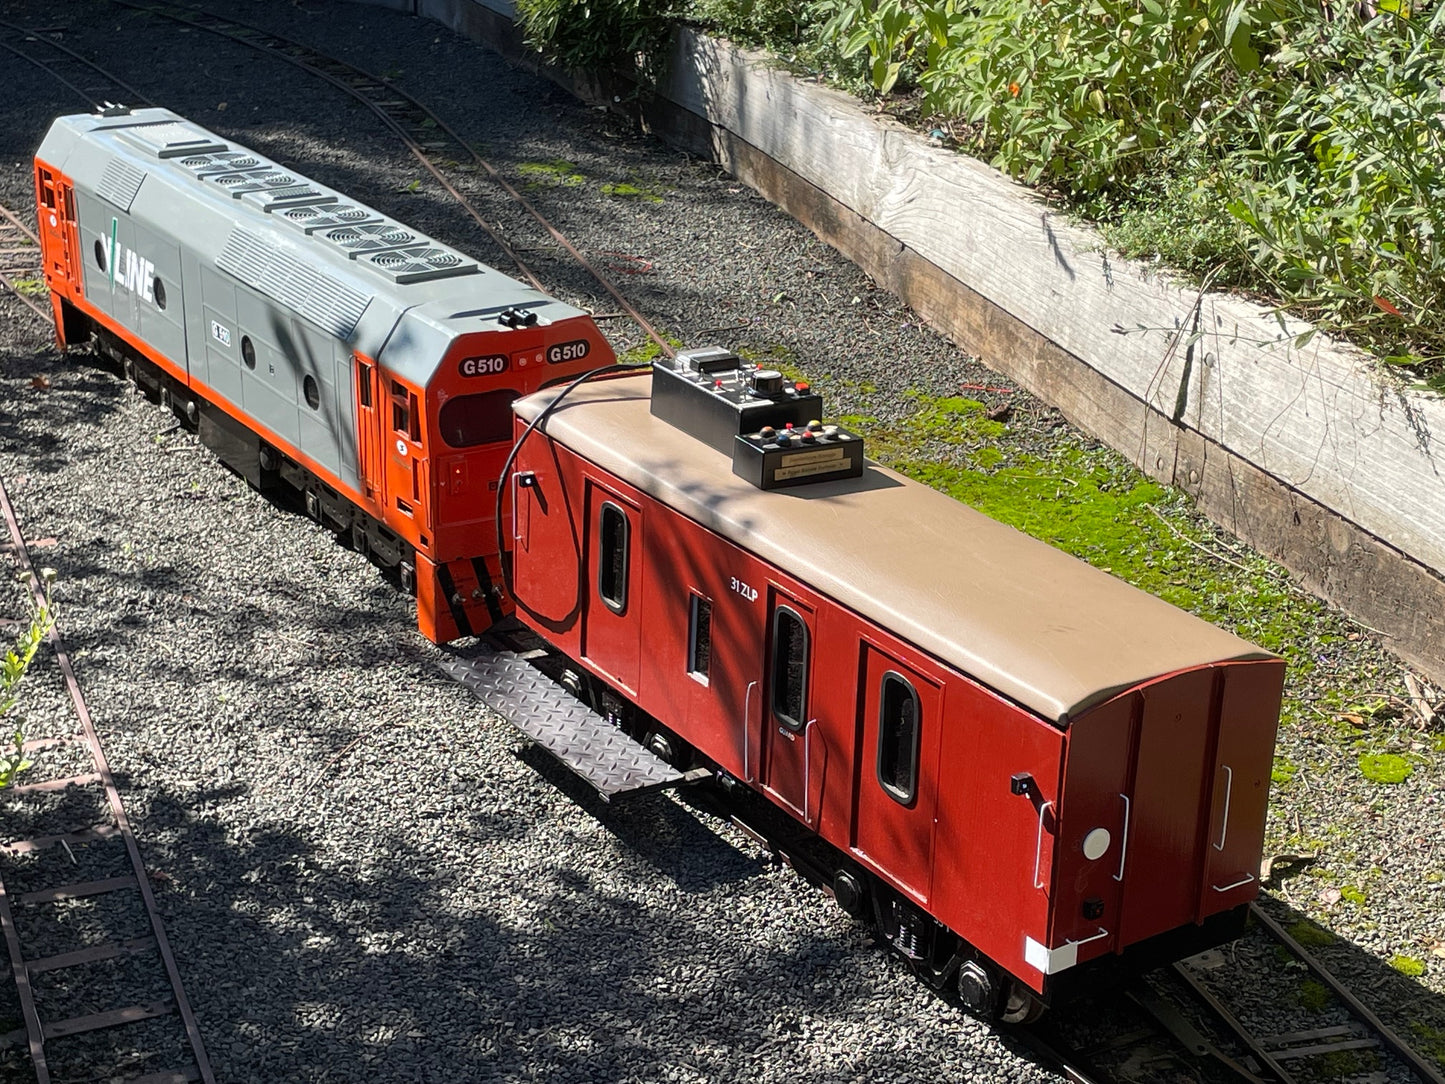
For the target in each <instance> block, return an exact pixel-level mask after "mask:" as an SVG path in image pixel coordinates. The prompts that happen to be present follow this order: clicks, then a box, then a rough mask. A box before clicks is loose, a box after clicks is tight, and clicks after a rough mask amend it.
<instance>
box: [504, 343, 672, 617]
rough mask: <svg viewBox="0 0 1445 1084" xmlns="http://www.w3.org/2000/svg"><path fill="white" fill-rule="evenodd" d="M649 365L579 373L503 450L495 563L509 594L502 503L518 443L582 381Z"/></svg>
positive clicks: (623, 365) (509, 572) (646, 368)
mask: <svg viewBox="0 0 1445 1084" xmlns="http://www.w3.org/2000/svg"><path fill="white" fill-rule="evenodd" d="M651 368H652V362H650V361H645V362H640V363H639V362H625V361H619V362H614V363H613V364H611V365H603V366H602V367H601V368H597V369H589V370H588V371H587V372H585V373H583V374H582V375H581V376H579V377H576V378H575V379H573V380H572V381H571V382H570V383H569V384H567V385H566V386H565V387H564V388H563V389H562V390H561V391H559V392H558V393H557V394H556V395H555V396H553V397H552V401H551V402H550V403H548V404H547V405H546V406H544V407H543V408H542V409H541V410H539V411H538V412H537V416H536V417H535V418H533V419H532V420H531V421H530V422H528V423H527V428H525V429H523V430H522V435H521V436H519V437H518V438H517V439H516V441H515V442H514V443H513V444H512V450H511V451H510V452H508V453H507V460H506V462H505V463H503V464H502V473H501V475H500V476H499V477H498V478H497V516H496V529H497V564H498V566H499V567H500V568H501V571H502V587H503V588H504V589H505V590H506V592H507V594H508V595H512V596H513V597H514V598H515V595H514V594H513V591H512V566H511V562H510V561H509V560H508V559H507V557H508V555H507V547H506V545H505V536H504V532H503V530H502V505H503V503H504V502H505V501H506V498H507V475H509V474H510V473H511V472H512V464H514V463H515V462H516V461H517V453H518V452H519V451H521V450H522V445H523V444H524V443H525V442H526V440H527V438H528V437H529V436H531V435H532V432H533V431H534V430H536V429H537V428H538V427H539V426H540V425H541V424H542V423H543V422H545V421H546V420H547V418H549V417H550V416H551V414H552V411H554V410H556V409H557V407H558V406H559V405H560V404H561V402H562V400H563V399H565V398H566V397H567V396H568V395H570V394H571V393H572V391H573V390H574V389H576V388H578V387H581V386H582V385H583V384H585V383H587V381H589V380H595V379H597V378H598V377H602V376H612V375H615V374H619V373H641V372H647V371H649V370H651ZM516 514H517V510H516V508H515V507H514V508H513V509H512V515H513V516H515V515H516Z"/></svg>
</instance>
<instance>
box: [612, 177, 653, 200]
mask: <svg viewBox="0 0 1445 1084" xmlns="http://www.w3.org/2000/svg"><path fill="white" fill-rule="evenodd" d="M602 194H603V195H604V196H611V197H612V198H613V199H633V200H640V201H641V202H643V203H661V202H662V196H660V195H659V194H658V193H656V192H654V191H652V190H651V189H648V188H639V187H637V185H635V184H628V183H626V182H625V181H624V182H622V183H619V184H604V185H603V186H602Z"/></svg>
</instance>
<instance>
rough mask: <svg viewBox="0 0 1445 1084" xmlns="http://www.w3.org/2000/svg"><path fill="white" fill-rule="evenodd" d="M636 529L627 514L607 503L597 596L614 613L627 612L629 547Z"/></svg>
mask: <svg viewBox="0 0 1445 1084" xmlns="http://www.w3.org/2000/svg"><path fill="white" fill-rule="evenodd" d="M631 542H632V526H631V524H630V523H629V522H628V519H627V513H626V512H624V511H623V510H622V509H621V508H618V507H617V505H615V504H613V503H612V502H611V501H604V502H603V504H602V511H601V512H600V513H599V514H598V516H597V595H598V597H599V598H601V599H602V604H603V605H604V606H606V607H607V608H608V609H609V610H611V611H612V612H613V613H616V614H620V613H621V612H622V611H623V610H625V609H627V566H628V548H629V546H630V545H631Z"/></svg>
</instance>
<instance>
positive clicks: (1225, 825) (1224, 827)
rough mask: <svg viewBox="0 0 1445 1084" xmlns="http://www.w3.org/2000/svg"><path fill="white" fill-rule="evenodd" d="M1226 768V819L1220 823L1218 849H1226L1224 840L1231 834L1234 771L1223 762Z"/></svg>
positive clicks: (1216, 848)
mask: <svg viewBox="0 0 1445 1084" xmlns="http://www.w3.org/2000/svg"><path fill="white" fill-rule="evenodd" d="M1220 767H1221V768H1223V769H1224V819H1223V820H1222V821H1221V822H1220V825H1219V842H1218V843H1216V844H1215V845H1214V849H1215V850H1216V851H1222V850H1224V841H1225V839H1226V838H1227V837H1228V836H1229V794H1230V791H1232V790H1233V789H1234V772H1233V771H1232V770H1230V767H1229V765H1228V764H1221V765H1220Z"/></svg>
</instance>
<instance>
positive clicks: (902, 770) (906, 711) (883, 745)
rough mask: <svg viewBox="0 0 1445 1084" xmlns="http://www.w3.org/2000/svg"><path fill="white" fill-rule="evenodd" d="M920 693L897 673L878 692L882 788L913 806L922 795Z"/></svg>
mask: <svg viewBox="0 0 1445 1084" xmlns="http://www.w3.org/2000/svg"><path fill="white" fill-rule="evenodd" d="M918 717H919V704H918V693H917V692H916V691H915V690H914V688H913V686H912V685H911V684H909V682H908V679H907V678H905V677H904V676H903V675H902V674H899V673H897V672H895V671H893V670H890V671H888V672H887V673H886V674H884V675H883V684H882V686H881V687H880V689H879V690H878V784H879V786H881V787H882V788H883V789H884V790H885V791H887V792H888V795H889V797H891V798H892V799H893V800H894V801H896V802H899V803H901V804H903V805H910V804H911V803H912V802H913V799H914V797H915V796H916V795H917V794H918V727H919V718H918Z"/></svg>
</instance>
